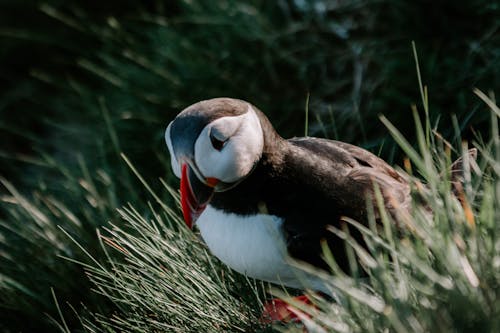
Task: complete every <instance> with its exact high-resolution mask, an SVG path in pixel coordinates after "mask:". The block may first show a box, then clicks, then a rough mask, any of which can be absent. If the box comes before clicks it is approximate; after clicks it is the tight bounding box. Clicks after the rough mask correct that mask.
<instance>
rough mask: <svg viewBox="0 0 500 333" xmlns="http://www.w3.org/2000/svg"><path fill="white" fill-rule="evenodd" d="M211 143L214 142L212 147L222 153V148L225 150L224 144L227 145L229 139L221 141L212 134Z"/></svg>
mask: <svg viewBox="0 0 500 333" xmlns="http://www.w3.org/2000/svg"><path fill="white" fill-rule="evenodd" d="M210 141H211V142H212V146H213V147H214V149H216V150H218V151H221V150H222V148H224V144H225V143H226V141H227V139H226V140H220V139H218V138H216V137H215V135H213V134H212V133H210Z"/></svg>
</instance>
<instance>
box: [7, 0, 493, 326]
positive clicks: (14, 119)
mask: <svg viewBox="0 0 500 333" xmlns="http://www.w3.org/2000/svg"><path fill="white" fill-rule="evenodd" d="M499 14H500V13H499V8H498V6H495V5H494V4H493V3H491V2H490V1H483V0H475V1H472V0H470V1H465V2H463V3H461V4H460V6H458V5H455V4H454V3H452V2H447V1H442V2H439V3H432V4H426V3H425V2H424V3H419V4H410V3H408V4H402V3H401V2H399V1H390V0H384V1H377V2H369V1H362V0H361V1H346V2H336V3H335V4H331V3H330V2H326V1H325V2H323V1H303V2H302V1H281V2H276V3H274V2H267V1H257V0H255V1H245V2H236V1H212V2H205V1H198V0H194V1H178V2H176V3H168V4H167V2H163V1H155V2H153V4H150V5H145V4H143V2H140V1H135V0H129V1H122V2H120V4H119V5H118V4H113V3H112V2H102V3H99V4H95V3H89V2H84V1H74V2H71V3H68V2H61V1H56V0H48V1H44V2H38V1H8V0H5V1H3V2H2V3H1V4H0V18H1V20H0V22H1V23H0V39H1V43H2V48H0V59H1V64H2V66H1V67H0V86H1V89H0V128H1V131H2V140H1V144H0V159H1V163H0V176H1V178H0V181H1V183H2V186H1V187H0V188H1V189H0V198H1V201H0V202H1V204H0V330H2V331H5V332H20V331H22V332H31V331H36V332H39V331H47V332H49V331H57V330H62V331H66V332H68V331H71V332H78V331H89V332H102V331H109V332H113V331H131V332H149V331H158V332H159V331H180V332H185V331H186V330H188V329H191V330H192V331H194V332H200V331H220V330H225V331H266V330H269V331H273V330H275V329H276V327H268V326H266V325H262V324H260V322H259V316H260V311H261V304H262V302H263V301H264V298H265V297H268V296H267V295H266V293H265V291H266V290H267V289H268V286H265V285H261V284H260V283H258V282H256V281H247V280H246V279H245V278H244V277H241V276H238V275H236V274H233V273H232V272H231V271H229V270H228V269H227V268H225V267H224V266H223V265H221V264H220V263H219V262H218V261H217V260H216V259H214V258H213V257H211V256H210V255H209V254H208V252H207V250H206V249H205V247H204V246H203V244H202V243H201V242H200V241H199V240H198V239H197V238H196V236H195V235H193V234H191V233H189V232H187V230H186V229H185V228H184V227H181V224H180V222H179V218H178V208H177V205H176V199H177V197H176V191H175V190H173V189H172V187H173V188H175V187H176V183H175V180H174V178H173V176H172V175H171V173H170V170H169V169H170V168H169V166H168V153H167V151H166V148H165V146H164V142H163V131H164V128H165V126H166V124H167V122H168V121H170V120H171V119H172V118H173V116H174V115H175V114H176V113H177V112H178V111H179V110H181V109H182V108H183V107H185V106H187V105H189V104H191V103H193V102H195V101H198V100H201V99H206V98H210V97H215V96H231V97H237V98H243V99H246V100H249V101H252V102H253V103H254V104H255V105H257V106H258V107H260V108H261V109H262V110H263V111H265V112H266V114H268V115H269V117H270V118H271V121H272V122H273V123H274V124H275V125H276V127H277V129H278V131H279V132H280V133H282V134H283V135H284V136H292V135H302V134H303V126H304V104H305V101H306V99H308V96H309V94H310V99H309V103H308V110H309V126H308V127H309V129H308V133H309V135H318V136H326V137H330V138H338V139H342V140H345V141H349V142H352V143H355V144H360V145H363V146H364V147H366V148H369V149H371V150H372V151H375V152H377V153H379V154H381V155H382V156H383V157H384V158H385V159H387V160H389V161H395V162H400V161H401V157H404V156H408V157H409V158H410V159H409V160H408V162H407V163H405V164H404V165H405V166H406V168H407V169H408V171H411V173H412V174H413V175H414V176H415V177H417V178H418V179H420V180H421V181H423V182H424V183H425V184H427V185H426V186H427V187H428V188H430V191H429V192H425V193H423V194H420V197H422V204H424V203H427V204H428V205H429V206H430V207H432V208H433V211H434V216H433V218H432V219H429V218H428V217H425V216H424V214H423V213H421V212H422V205H419V206H416V207H415V216H413V217H412V218H409V219H408V221H407V223H408V225H410V226H411V228H412V229H411V230H413V231H412V232H408V233H407V234H404V235H403V236H404V237H403V238H402V240H401V241H400V240H399V239H396V238H395V237H394V236H391V235H393V234H395V231H394V230H390V228H387V229H386V233H382V234H380V235H379V234H377V235H376V234H375V233H374V232H373V231H372V230H364V232H365V233H366V237H367V238H369V239H371V240H372V241H371V242H370V243H371V244H372V247H371V248H370V252H369V253H365V252H360V250H359V249H356V248H355V247H354V249H353V255H359V256H362V257H363V258H364V261H363V260H362V262H363V264H364V265H366V267H368V272H369V278H368V280H366V279H365V280H360V279H356V278H351V277H346V276H343V275H341V274H336V275H335V276H336V277H335V279H332V280H331V281H332V284H333V286H334V287H335V286H337V287H338V286H341V287H342V288H341V290H342V291H341V293H340V294H339V302H338V303H332V301H331V300H324V299H320V298H318V297H316V296H315V297H314V298H315V300H316V302H315V303H316V308H314V309H313V308H302V311H303V312H310V313H313V317H312V318H313V319H311V321H310V322H307V323H308V325H315V324H316V325H319V326H320V327H322V328H323V329H326V330H331V331H347V330H351V331H375V330H377V331H379V330H383V328H389V330H394V331H398V332H403V331H425V330H428V331H429V330H430V331H433V330H438V331H449V330H455V331H467V330H469V329H477V330H478V331H487V330H491V331H498V329H499V323H498V318H500V316H499V313H498V312H499V308H500V307H499V304H498V301H497V297H496V296H497V295H496V293H497V290H498V282H499V280H500V278H499V274H498V272H499V271H500V270H499V269H498V268H499V262H500V259H499V254H498V253H499V249H500V243H499V240H498V236H497V235H498V226H497V225H496V224H495V222H496V221H499V220H500V219H499V207H498V202H499V201H500V200H499V196H500V193H499V192H498V191H499V190H498V188H499V186H500V185H499V183H498V174H499V169H500V144H499V143H498V137H499V135H498V119H497V118H496V117H497V116H498V115H499V114H498V107H496V106H495V103H494V95H493V94H490V93H487V95H488V96H489V97H486V96H485V95H484V94H481V93H478V94H479V95H480V97H481V98H478V97H477V96H476V95H474V94H473V93H472V88H473V87H478V88H480V89H481V91H484V92H488V91H490V90H492V91H498V88H499V86H500V84H499V81H498V80H499V78H498V75H496V74H497V71H498V70H497V68H499V66H500V63H499V62H500V61H499V59H500V46H499V45H500V43H499V37H498V36H499V34H498V30H499V26H500V22H499V20H498V17H500V15H499ZM410 40H415V41H416V44H417V45H418V49H419V54H420V55H421V59H420V61H421V64H420V70H421V75H422V77H423V78H425V81H426V82H427V83H428V84H429V89H430V91H431V93H430V94H429V95H427V92H426V89H424V88H423V87H421V89H420V95H421V96H422V99H423V101H424V102H423V106H422V107H419V108H418V109H419V110H420V115H419V116H420V117H419V116H417V115H418V113H417V112H415V117H414V119H415V120H416V121H417V125H419V122H418V119H424V120H425V123H424V124H423V125H421V127H422V129H420V127H419V126H417V130H416V131H415V130H414V123H415V122H414V121H411V119H412V117H409V114H410V113H411V112H410V110H409V105H411V103H413V102H414V101H416V100H418V99H419V89H417V87H418V85H417V77H416V75H415V73H416V71H415V67H414V65H413V63H412V51H411V48H410V47H409V41H410ZM484 102H486V103H487V104H488V108H486V107H485V104H484ZM487 110H490V111H488V112H487ZM379 114H384V115H385V116H386V117H387V119H389V120H390V123H392V124H395V127H396V128H397V130H396V129H395V128H394V127H393V126H392V125H390V123H389V121H388V120H386V118H382V119H383V123H384V124H385V125H386V126H384V125H383V124H382V123H381V122H380V121H378V116H379ZM387 129H389V131H387ZM388 133H390V134H391V135H388ZM398 133H404V137H406V138H407V140H408V142H409V143H408V142H407V141H405V140H402V137H403V135H399V134H398ZM392 138H394V139H395V140H394V139H392ZM461 138H463V139H467V140H468V141H465V142H469V144H470V145H473V146H477V147H478V148H479V151H480V159H479V162H478V168H477V170H471V171H470V179H469V177H467V178H466V182H465V185H464V192H463V198H462V199H463V200H462V201H461V202H459V201H457V200H456V199H455V198H454V197H453V196H451V195H450V187H449V182H446V181H442V180H443V179H447V178H446V177H447V176H446V175H445V176H443V175H442V173H444V174H446V170H448V167H449V163H450V161H451V160H452V159H453V158H454V157H457V156H460V155H461V153H462V151H465V147H463V143H462V139H461ZM445 139H446V140H448V141H449V142H450V144H448V143H447V141H445ZM398 147H401V149H400V148H398ZM412 147H418V148H416V150H414V148H412ZM121 153H124V156H127V157H128V158H129V159H130V161H131V162H128V164H127V163H126V162H125V160H127V161H128V159H124V158H122V155H121ZM398 164H400V163H398ZM132 165H133V167H132ZM136 170H137V171H136ZM139 174H140V175H141V176H139V177H138V175H139ZM468 175H469V173H468ZM442 177H444V178H442ZM158 178H161V179H162V180H158ZM145 184H149V185H147V186H145ZM167 184H169V185H167ZM170 186H172V187H170ZM417 190H418V188H417V189H416V191H417ZM117 209H118V210H117ZM349 223H351V222H349ZM388 225H390V223H388ZM335 232H340V233H342V231H335ZM346 237H347V235H346ZM332 265H333V268H335V265H334V264H333V263H332ZM280 292H282V291H279V290H277V291H275V293H280ZM280 295H281V294H280ZM360 295H361V296H362V297H360ZM364 296H366V297H364ZM304 321H307V320H306V319H305V318H304ZM278 329H284V330H288V329H291V330H293V329H294V327H293V325H292V326H286V327H278ZM299 329H300V328H299Z"/></svg>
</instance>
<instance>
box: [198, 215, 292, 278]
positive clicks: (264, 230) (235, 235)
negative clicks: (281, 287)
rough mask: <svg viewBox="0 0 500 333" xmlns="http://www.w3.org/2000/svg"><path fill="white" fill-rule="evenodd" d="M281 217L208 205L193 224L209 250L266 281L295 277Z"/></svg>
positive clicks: (230, 263)
mask: <svg viewBox="0 0 500 333" xmlns="http://www.w3.org/2000/svg"><path fill="white" fill-rule="evenodd" d="M282 223H283V221H282V220H281V219H280V218H279V217H276V216H272V215H265V214H258V215H253V216H241V215H236V214H228V213H224V212H222V211H219V210H217V209H215V208H213V207H211V206H208V207H207V208H206V209H205V211H204V212H203V214H202V215H201V216H200V217H199V218H198V220H197V221H196V224H197V225H198V228H199V229H200V232H201V236H202V237H203V240H204V241H205V243H206V244H207V245H208V247H209V248H210V251H212V253H213V254H214V255H215V256H216V257H217V258H219V259H220V260H221V261H222V262H224V263H225V264H226V265H228V266H229V267H231V268H232V269H234V270H236V271H237V272H239V273H242V274H246V275H248V276H250V277H253V278H256V279H260V280H265V281H269V282H275V283H279V282H280V281H281V282H283V283H285V284H288V283H286V282H287V281H288V280H290V279H295V276H294V275H295V274H294V269H293V268H292V267H291V266H290V265H289V264H288V263H287V258H288V256H287V251H286V246H285V240H284V238H283V234H282V231H281V226H282Z"/></svg>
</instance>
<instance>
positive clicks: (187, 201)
mask: <svg viewBox="0 0 500 333" xmlns="http://www.w3.org/2000/svg"><path fill="white" fill-rule="evenodd" d="M217 183H218V180H217V179H215V178H207V179H205V181H204V182H202V181H200V180H199V178H198V177H197V176H196V173H195V172H194V170H193V168H192V167H190V166H189V164H187V163H184V164H182V167H181V207H182V214H183V216H184V221H185V222H186V225H187V226H188V228H190V229H191V228H193V224H194V223H195V222H196V219H197V218H198V217H199V216H200V215H201V213H202V212H203V210H204V209H205V208H206V207H207V204H208V203H209V201H210V199H211V198H212V195H213V193H214V190H215V189H214V187H215V185H217Z"/></svg>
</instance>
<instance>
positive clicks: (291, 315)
mask: <svg viewBox="0 0 500 333" xmlns="http://www.w3.org/2000/svg"><path fill="white" fill-rule="evenodd" d="M293 300H294V301H296V302H301V303H304V304H307V305H311V304H312V303H311V300H310V299H309V297H307V296H306V295H301V296H297V297H294V298H293ZM302 316H306V317H307V314H305V313H303V312H302V311H300V310H299V309H297V308H295V307H294V306H293V305H291V304H289V303H288V302H286V301H284V300H282V299H279V298H274V299H272V300H270V301H269V302H267V303H266V304H264V311H263V312H262V317H261V321H262V322H263V323H272V322H276V321H280V322H285V323H288V322H296V323H298V322H301V320H300V317H302Z"/></svg>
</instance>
